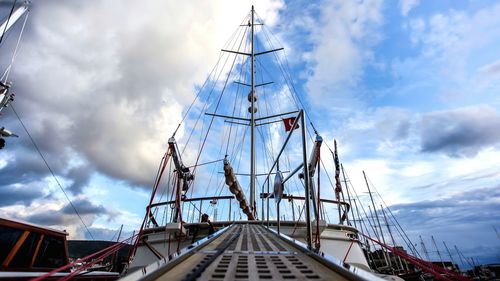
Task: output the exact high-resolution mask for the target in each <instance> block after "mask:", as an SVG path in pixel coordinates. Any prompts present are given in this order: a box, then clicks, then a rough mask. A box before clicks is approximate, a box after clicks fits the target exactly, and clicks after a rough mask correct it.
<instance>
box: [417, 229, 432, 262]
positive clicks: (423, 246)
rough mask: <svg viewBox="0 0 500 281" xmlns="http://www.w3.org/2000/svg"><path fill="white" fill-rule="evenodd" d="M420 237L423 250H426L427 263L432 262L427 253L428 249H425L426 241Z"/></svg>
mask: <svg viewBox="0 0 500 281" xmlns="http://www.w3.org/2000/svg"><path fill="white" fill-rule="evenodd" d="M418 237H420V246H421V247H422V250H424V254H425V257H426V258H427V261H429V262H430V261H431V258H430V257H429V252H428V251H427V247H425V244H424V239H422V236H421V235H419V236H418Z"/></svg>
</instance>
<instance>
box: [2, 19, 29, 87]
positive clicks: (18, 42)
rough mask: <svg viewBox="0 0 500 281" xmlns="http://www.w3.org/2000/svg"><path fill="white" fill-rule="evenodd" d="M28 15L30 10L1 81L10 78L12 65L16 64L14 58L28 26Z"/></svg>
mask: <svg viewBox="0 0 500 281" xmlns="http://www.w3.org/2000/svg"><path fill="white" fill-rule="evenodd" d="M28 15H29V10H28V11H27V12H26V16H25V17H24V21H23V25H22V27H21V31H20V32H19V37H18V38H17V42H16V47H15V48H14V53H13V54H12V58H11V60H10V64H9V66H8V67H7V68H6V69H5V72H4V73H3V75H2V78H0V80H1V81H5V82H7V79H8V78H9V74H10V71H11V69H12V65H13V64H14V60H15V59H16V57H17V51H18V50H19V45H20V43H21V38H22V36H23V33H24V28H25V27H26V22H27V21H28ZM6 27H7V26H6ZM2 38H3V34H2ZM1 41H2V40H1V39H0V42H1Z"/></svg>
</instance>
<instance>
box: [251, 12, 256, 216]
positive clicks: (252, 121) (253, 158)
mask: <svg viewBox="0 0 500 281" xmlns="http://www.w3.org/2000/svg"><path fill="white" fill-rule="evenodd" d="M254 14H255V11H254V8H253V5H252V26H251V28H252V52H251V60H252V88H251V91H250V103H251V105H250V212H251V213H252V214H253V213H254V212H255V116H254V115H255V112H256V111H257V110H256V108H255V100H256V97H255V52H254Z"/></svg>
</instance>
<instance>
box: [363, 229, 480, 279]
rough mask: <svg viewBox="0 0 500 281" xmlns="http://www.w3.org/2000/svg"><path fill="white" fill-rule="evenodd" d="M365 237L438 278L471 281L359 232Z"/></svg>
mask: <svg viewBox="0 0 500 281" xmlns="http://www.w3.org/2000/svg"><path fill="white" fill-rule="evenodd" d="M360 234H361V235H363V236H364V237H366V238H367V239H369V240H371V241H373V242H375V243H377V244H379V245H380V246H381V247H383V248H386V249H388V250H389V251H390V252H392V253H393V254H395V255H397V256H399V257H401V258H403V259H404V260H406V261H408V262H409V263H411V264H413V265H415V266H417V267H419V268H420V269H422V270H423V271H425V272H427V273H430V274H432V275H433V276H434V277H435V278H436V279H439V280H444V281H450V280H460V281H471V279H470V278H467V277H465V276H462V275H460V274H457V273H456V272H453V271H451V270H448V269H446V268H444V267H440V266H437V265H434V264H432V263H431V262H428V261H424V260H421V259H419V258H416V257H414V256H411V255H409V254H407V253H405V252H403V251H400V250H398V249H395V248H393V247H390V246H388V245H385V244H384V243H382V242H380V241H378V240H375V239H373V238H371V237H369V236H367V235H365V234H363V233H360Z"/></svg>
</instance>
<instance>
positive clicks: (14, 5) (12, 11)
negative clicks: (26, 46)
mask: <svg viewBox="0 0 500 281" xmlns="http://www.w3.org/2000/svg"><path fill="white" fill-rule="evenodd" d="M16 2H17V0H14V3H13V4H12V7H11V8H10V13H9V17H8V18H7V22H6V23H5V28H4V29H3V31H2V37H0V44H2V42H3V38H4V36H5V33H7V27H8V26H9V21H10V19H11V17H12V14H13V13H14V8H15V7H16Z"/></svg>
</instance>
